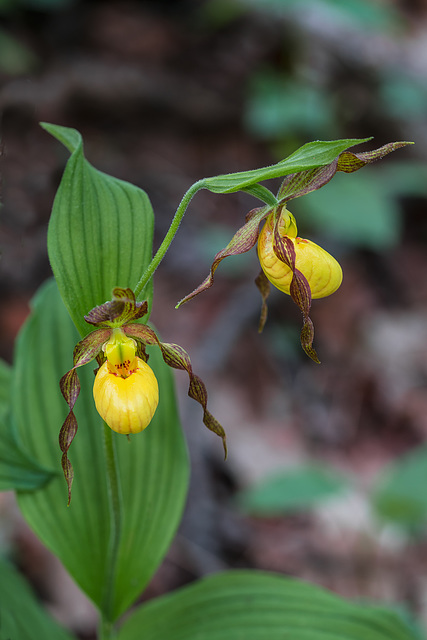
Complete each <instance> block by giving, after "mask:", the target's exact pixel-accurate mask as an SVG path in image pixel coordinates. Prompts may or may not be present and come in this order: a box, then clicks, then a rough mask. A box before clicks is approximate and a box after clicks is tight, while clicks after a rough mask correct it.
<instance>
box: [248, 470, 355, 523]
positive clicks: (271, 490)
mask: <svg viewBox="0 0 427 640" xmlns="http://www.w3.org/2000/svg"><path fill="white" fill-rule="evenodd" d="M346 487H347V482H346V481H345V480H344V479H343V478H341V477H339V476H338V475H336V474H334V473H333V472H332V471H331V470H330V469H328V468H325V467H321V466H319V465H314V464H313V465H306V466H301V467H298V468H296V469H292V470H283V471H279V472H276V473H275V474H272V475H270V476H268V477H266V478H264V479H263V480H261V481H260V482H257V483H255V484H254V485H253V486H252V487H249V488H247V489H245V490H242V491H240V492H239V493H238V495H237V498H236V500H237V504H238V505H239V507H240V508H241V509H242V510H243V511H245V512H246V513H250V514H252V515H257V516H264V517H265V516H267V517H274V516H280V515H284V514H287V513H292V512H295V511H304V510H307V509H309V508H312V507H313V506H314V505H316V504H319V503H320V502H323V501H324V500H326V499H327V498H330V497H331V496H334V495H336V494H337V493H339V492H341V491H343V490H344V489H345V488H346Z"/></svg>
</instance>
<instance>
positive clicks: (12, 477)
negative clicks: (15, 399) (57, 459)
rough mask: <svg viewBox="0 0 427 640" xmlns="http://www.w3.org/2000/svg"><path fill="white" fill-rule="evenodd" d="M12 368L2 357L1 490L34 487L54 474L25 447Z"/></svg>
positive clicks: (0, 381) (0, 376) (0, 386)
mask: <svg viewBox="0 0 427 640" xmlns="http://www.w3.org/2000/svg"><path fill="white" fill-rule="evenodd" d="M11 378H12V368H11V367H10V366H9V365H8V364H7V363H6V362H4V361H3V360H0V491H10V490H13V489H28V490H30V489H34V488H36V487H40V486H43V485H44V484H46V482H47V481H48V480H50V479H51V478H52V475H53V474H52V472H50V471H49V470H48V469H44V468H43V467H42V466H41V465H39V464H38V463H37V461H36V460H33V459H32V458H31V457H30V456H29V455H28V454H27V453H26V452H25V451H24V450H23V448H22V447H21V445H20V443H19V442H18V439H17V434H16V430H15V429H14V427H13V424H12V419H11V416H10V386H11Z"/></svg>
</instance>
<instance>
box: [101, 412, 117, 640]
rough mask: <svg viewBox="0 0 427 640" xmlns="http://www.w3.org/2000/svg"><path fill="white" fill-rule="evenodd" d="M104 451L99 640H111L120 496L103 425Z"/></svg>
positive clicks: (112, 449)
mask: <svg viewBox="0 0 427 640" xmlns="http://www.w3.org/2000/svg"><path fill="white" fill-rule="evenodd" d="M104 451H105V460H106V468H107V487H108V500H109V506H110V545H109V549H108V566H107V575H106V577H105V590H104V601H103V603H102V607H101V615H102V620H101V626H100V638H101V640H113V639H114V638H115V637H116V633H115V630H114V625H113V623H112V619H113V606H114V583H115V574H116V567H117V559H118V555H119V547H120V536H121V526H122V495H121V488H120V476H119V472H118V466H117V453H116V448H115V441H114V439H113V432H112V430H111V429H110V427H109V426H108V425H106V424H105V423H104Z"/></svg>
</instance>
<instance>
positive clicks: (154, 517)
mask: <svg viewBox="0 0 427 640" xmlns="http://www.w3.org/2000/svg"><path fill="white" fill-rule="evenodd" d="M78 339H79V336H78V334H77V331H76V330H75V328H74V326H73V324H72V322H71V320H70V318H69V316H68V313H67V311H66V309H65V307H64V305H63V304H62V302H61V299H60V296H59V294H58V291H57V288H56V285H55V283H54V282H50V283H47V284H46V285H45V286H44V287H43V288H42V289H41V290H40V292H39V293H38V295H37V296H36V298H35V300H34V307H33V311H32V314H31V316H30V318H29V319H28V321H27V322H26V324H25V325H24V328H23V330H22V331H21V334H20V336H19V339H18V343H17V351H16V363H15V367H14V370H15V372H14V378H13V385H12V402H13V410H14V415H15V418H16V422H17V426H18V428H19V433H20V437H21V440H22V442H23V444H24V445H25V447H26V449H27V450H28V451H29V452H30V454H31V455H33V456H34V457H36V459H37V460H38V461H39V462H40V463H41V464H43V465H47V466H48V467H52V468H54V469H55V470H56V471H57V473H58V477H57V478H55V479H54V480H53V481H52V482H50V483H49V485H47V486H46V487H44V488H43V489H41V490H38V491H34V492H32V493H26V492H20V493H19V495H18V500H19V505H20V507H21V510H22V512H23V514H24V517H25V519H26V520H27V522H28V523H29V525H30V526H31V528H32V529H33V530H34V531H35V533H36V534H37V535H38V536H39V538H40V539H41V540H42V541H43V542H44V543H45V544H46V546H47V547H49V548H50V549H51V550H52V551H53V552H54V553H55V554H56V555H57V556H58V557H59V558H60V559H61V561H62V562H63V564H64V565H65V567H66V568H67V569H68V571H69V572H70V574H71V575H72V576H73V578H74V579H75V580H76V582H77V583H78V584H79V585H80V586H81V588H82V589H83V590H84V591H85V592H86V593H87V594H88V596H89V597H90V598H92V600H93V601H94V602H95V604H97V605H98V606H99V607H100V608H102V607H103V606H104V603H105V602H107V601H109V600H110V596H109V594H110V593H111V590H110V587H109V582H108V577H109V575H110V573H109V569H110V568H111V562H112V560H111V548H110V533H111V530H110V507H109V500H108V495H107V483H106V461H105V452H104V440H103V432H104V427H103V422H102V420H101V418H100V417H99V416H98V414H97V412H96V410H95V407H94V402H93V397H92V385H93V380H94V375H93V366H91V365H88V366H86V367H82V369H80V370H79V377H80V381H81V385H82V391H81V394H80V396H79V398H78V401H77V403H76V406H75V413H76V416H77V420H78V423H79V429H78V432H77V435H76V437H75V440H74V441H73V443H72V446H71V448H70V451H69V456H70V459H71V461H72V464H73V466H74V471H75V479H74V484H73V495H72V501H71V506H70V507H68V508H67V506H66V505H67V488H66V484H65V481H64V478H63V477H62V471H61V465H60V458H61V456H60V450H59V444H58V433H59V429H60V427H61V424H62V423H63V421H64V418H65V416H66V414H67V412H68V407H67V405H66V403H65V401H64V399H63V397H62V395H61V393H60V390H59V379H60V377H61V376H62V375H63V374H64V372H65V371H67V369H69V368H70V367H71V365H72V352H73V347H74V345H75V343H76V342H77V341H78ZM157 351H159V350H157ZM150 365H151V366H152V368H153V370H154V371H155V373H156V376H157V378H158V381H159V388H160V404H159V407H158V410H157V413H156V415H155V416H154V419H153V421H152V423H151V424H150V426H149V427H148V428H147V429H146V431H144V432H142V433H140V434H138V435H133V436H131V439H130V441H128V439H127V438H126V437H125V436H120V435H118V434H113V437H114V440H115V443H116V445H117V455H118V466H119V471H120V480H121V489H122V494H123V509H122V512H123V519H122V523H121V543H120V549H119V557H118V563H117V566H116V568H115V569H116V573H115V589H114V593H113V594H112V598H111V602H112V608H113V612H114V613H113V614H111V611H109V612H108V613H109V615H113V617H117V616H119V615H120V614H121V613H122V612H123V611H124V610H126V609H127V608H128V606H129V605H130V604H131V603H132V601H133V600H134V599H135V598H136V597H137V596H138V594H139V593H140V592H141V590H142V589H143V587H144V586H145V585H146V583H147V582H148V580H149V579H150V578H151V576H152V574H153V572H154V571H155V570H156V568H157V567H158V565H159V563H160V561H161V559H162V557H163V555H164V554H165V552H166V551H167V548H168V546H169V544H170V542H171V539H172V536H173V535H174V533H175V530H176V527H177V525H178V523H179V520H180V517H181V514H182V509H183V504H184V501H185V496H186V490H187V481H188V460H187V453H186V448H185V444H184V441H183V436H182V432H181V429H180V425H179V420H178V417H177V411H176V405H175V396H174V387H173V382H172V379H171V374H170V372H169V369H168V368H167V367H166V365H165V364H164V363H163V361H162V358H161V355H160V353H157V352H153V353H152V355H151V357H150Z"/></svg>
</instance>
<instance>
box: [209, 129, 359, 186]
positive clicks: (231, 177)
mask: <svg viewBox="0 0 427 640" xmlns="http://www.w3.org/2000/svg"><path fill="white" fill-rule="evenodd" d="M368 140H370V138H363V139H358V138H348V139H344V140H327V141H321V140H316V141H314V142H308V143H307V144H304V145H303V146H302V147H300V148H299V149H297V150H296V151H295V152H294V153H292V154H291V155H290V156H288V157H287V158H285V159H284V160H281V161H280V162H278V163H277V164H273V165H271V166H269V167H263V168H262V169H253V170H251V171H240V172H238V173H229V174H225V175H220V176H214V177H212V178H205V179H204V180H202V181H201V188H205V189H209V191H212V192H213V193H232V192H234V191H240V190H244V189H245V188H247V187H249V186H250V185H252V184H255V183H257V182H261V181H262V180H269V179H270V178H280V177H283V176H287V175H289V174H290V173H296V172H297V171H305V170H306V169H315V168H316V167H323V166H325V165H327V164H330V163H331V162H332V161H333V160H334V159H335V158H336V157H337V156H339V154H340V153H342V152H343V151H346V150H347V149H349V148H350V147H353V146H354V145H356V144H361V143H362V142H367V141H368Z"/></svg>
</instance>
